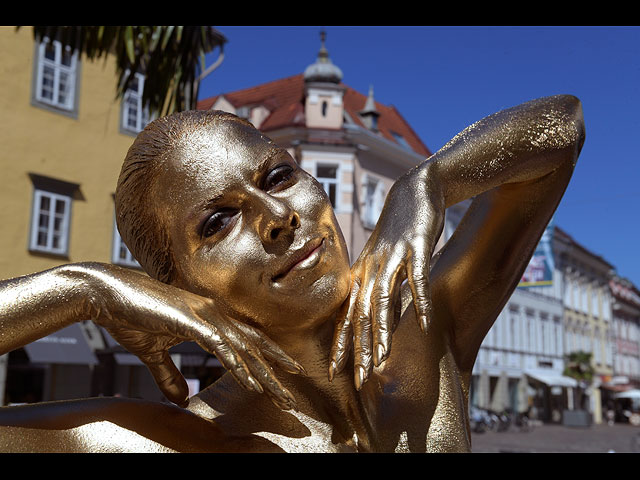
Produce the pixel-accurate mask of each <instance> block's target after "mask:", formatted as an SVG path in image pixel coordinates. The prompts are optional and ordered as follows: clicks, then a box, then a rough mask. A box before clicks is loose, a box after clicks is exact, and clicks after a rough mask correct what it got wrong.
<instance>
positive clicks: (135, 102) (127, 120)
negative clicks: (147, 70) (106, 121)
mask: <svg viewBox="0 0 640 480" xmlns="http://www.w3.org/2000/svg"><path fill="white" fill-rule="evenodd" d="M143 88H144V76H143V75H141V74H139V73H136V74H135V76H134V78H133V79H132V80H131V83H130V84H129V88H127V91H126V92H125V94H124V97H123V99H122V128H123V129H125V130H127V131H129V132H133V133H138V132H140V131H141V130H142V129H143V128H144V127H145V126H146V125H147V123H149V109H147V108H143V107H142V90H143Z"/></svg>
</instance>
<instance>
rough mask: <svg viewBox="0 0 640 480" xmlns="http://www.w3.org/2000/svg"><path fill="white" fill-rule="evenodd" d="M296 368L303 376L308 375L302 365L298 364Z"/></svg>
mask: <svg viewBox="0 0 640 480" xmlns="http://www.w3.org/2000/svg"><path fill="white" fill-rule="evenodd" d="M296 367H297V369H298V371H299V372H300V373H301V374H303V375H308V374H307V371H306V370H305V369H304V367H303V366H302V365H300V364H299V363H298V362H296Z"/></svg>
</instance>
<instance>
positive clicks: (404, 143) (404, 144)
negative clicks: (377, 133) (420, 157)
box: [391, 131, 412, 150]
mask: <svg viewBox="0 0 640 480" xmlns="http://www.w3.org/2000/svg"><path fill="white" fill-rule="evenodd" d="M391 135H392V136H393V138H394V139H395V140H396V142H398V144H400V146H402V147H403V148H405V149H407V150H412V148H411V146H410V145H409V143H408V142H407V139H406V138H404V137H403V136H402V135H400V134H399V133H397V132H394V131H391Z"/></svg>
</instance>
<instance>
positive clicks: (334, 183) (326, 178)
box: [316, 164, 339, 208]
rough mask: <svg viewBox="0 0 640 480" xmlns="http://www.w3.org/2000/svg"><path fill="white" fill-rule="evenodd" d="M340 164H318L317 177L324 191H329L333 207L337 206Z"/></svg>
mask: <svg viewBox="0 0 640 480" xmlns="http://www.w3.org/2000/svg"><path fill="white" fill-rule="evenodd" d="M338 170H339V169H338V165H336V164H333V165H331V164H318V165H316V179H317V180H318V182H320V184H321V185H322V187H323V188H324V191H325V192H327V195H328V196H329V200H330V201H331V205H332V206H333V208H336V205H337V201H338V184H339V181H338Z"/></svg>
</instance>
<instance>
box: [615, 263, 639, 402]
mask: <svg viewBox="0 0 640 480" xmlns="http://www.w3.org/2000/svg"><path fill="white" fill-rule="evenodd" d="M609 288H610V289H611V296H612V299H613V304H612V317H613V318H612V337H613V344H614V364H613V378H612V379H611V381H610V382H609V383H608V386H610V387H611V389H612V390H614V391H624V390H627V389H631V388H640V290H638V287H636V286H635V285H634V284H633V283H632V282H631V281H630V280H628V279H626V278H622V277H620V276H618V275H613V276H612V277H611V280H610V281H609Z"/></svg>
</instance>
